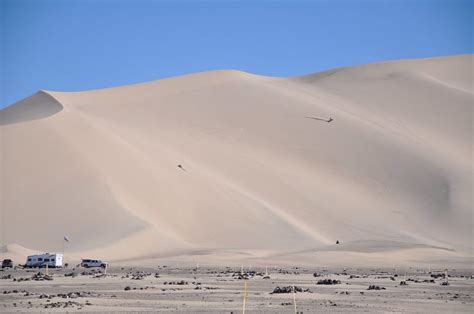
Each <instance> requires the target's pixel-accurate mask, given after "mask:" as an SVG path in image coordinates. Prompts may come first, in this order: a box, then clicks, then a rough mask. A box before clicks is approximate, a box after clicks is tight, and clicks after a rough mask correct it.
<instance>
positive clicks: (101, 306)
mask: <svg viewBox="0 0 474 314" xmlns="http://www.w3.org/2000/svg"><path fill="white" fill-rule="evenodd" d="M241 270H242V269H241V268H240V267H234V268H225V267H206V266H204V267H203V266H199V267H194V268H192V267H191V268H189V267H176V266H172V265H161V266H155V267H150V268H146V267H135V266H123V267H112V268H111V269H108V271H107V276H105V277H104V276H103V271H98V270H96V269H83V268H77V269H75V270H72V269H66V270H65V269H62V270H51V269H50V270H48V273H49V275H50V276H52V278H53V280H51V281H35V280H31V277H32V276H34V274H35V273H36V272H38V270H7V271H0V278H3V277H9V276H10V277H9V278H8V279H0V312H17V311H20V312H38V311H43V312H66V311H68V312H71V311H81V312H101V313H104V312H108V313H109V312H110V313H112V312H135V313H136V312H174V313H242V308H243V299H244V282H245V283H246V285H247V297H246V302H245V303H246V304H245V309H246V313H295V303H296V311H297V312H299V313H321V312H323V313H324V312H327V313H329V312H331V313H333V312H346V313H347V312H350V313H358V312H372V313H382V312H384V313H387V312H395V313H401V312H410V313H471V312H472V308H473V307H474V300H473V296H472V288H473V281H474V279H472V278H473V277H472V272H462V271H453V270H450V271H449V272H448V276H449V277H448V284H449V285H447V286H443V285H442V283H443V282H445V281H446V280H445V279H444V278H443V277H436V276H442V275H443V274H444V271H442V270H434V269H433V270H431V272H428V270H420V269H412V268H411V269H379V268H377V269H357V268H351V269H345V270H344V269H327V268H295V267H291V268H279V267H269V268H267V271H268V276H269V278H268V279H264V278H263V277H264V276H265V268H252V269H250V270H249V268H248V267H244V268H243V272H241ZM41 272H42V273H44V272H45V270H44V269H43V270H42V271H41ZM65 274H69V275H71V274H74V277H72V276H67V277H66V276H65ZM241 274H242V275H241ZM315 274H316V276H317V277H315ZM242 278H246V279H242ZM25 279H30V280H28V281H25ZM329 279H330V280H336V284H333V285H322V284H317V283H318V281H324V280H326V281H327V280H329ZM337 281H340V283H337ZM402 281H405V283H407V285H400V282H402ZM293 286H296V287H297V289H298V290H299V288H301V290H303V291H304V292H297V293H295V294H293V293H279V294H277V293H273V294H272V292H273V291H274V289H275V288H276V287H293ZM370 286H376V287H375V288H376V289H377V288H379V289H380V290H368V289H369V287H370ZM291 289H292V288H290V291H291ZM298 290H297V291H298ZM306 290H308V291H306Z"/></svg>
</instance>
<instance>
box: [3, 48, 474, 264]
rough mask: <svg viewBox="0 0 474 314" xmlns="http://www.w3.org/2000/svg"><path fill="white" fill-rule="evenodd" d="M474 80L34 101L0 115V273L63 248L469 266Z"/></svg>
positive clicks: (147, 86) (398, 79)
mask: <svg viewBox="0 0 474 314" xmlns="http://www.w3.org/2000/svg"><path fill="white" fill-rule="evenodd" d="M472 73H473V55H463V56H454V57H444V58H432V59H419V60H404V61H394V62H386V63H385V62H384V63H376V64H369V65H363V66H357V67H349V68H341V69H336V70H331V71H327V72H322V73H316V74H311V75H305V76H301V77H291V78H273V77H264V76H258V75H254V74H249V73H245V72H240V71H233V70H224V71H211V72H203V73H197V74H191V75H187V76H182V77H176V78H170V79H164V80H159V81H153V82H147V83H142V84H135V85H129V86H123V87H115V88H110V89H101V90H93V91H85V92H71V93H69V92H53V91H41V92H38V93H37V94H35V95H32V96H31V97H29V98H26V99H25V100H23V101H20V102H18V103H16V104H14V105H12V106H10V107H8V108H5V109H3V110H1V111H0V121H1V122H2V123H0V135H1V140H2V142H1V145H0V149H1V154H0V156H1V159H2V168H1V175H0V179H1V181H0V184H1V189H0V190H1V192H2V193H1V199H0V200H1V205H2V229H3V231H2V233H1V237H2V238H1V243H0V244H2V245H9V244H12V243H18V245H14V246H10V247H11V248H12V249H10V251H8V250H7V252H6V253H1V252H0V256H2V255H4V256H6V255H8V254H12V255H15V254H16V255H15V256H20V257H21V256H23V255H24V254H23V253H22V252H25V251H28V250H27V249H23V248H21V249H19V248H18V247H26V248H29V249H32V250H39V251H46V250H50V251H54V250H56V251H58V250H60V249H61V245H62V237H63V235H65V234H67V235H68V236H69V237H70V238H71V241H70V243H68V244H67V252H68V254H69V255H70V257H71V258H80V257H84V256H100V257H102V258H105V259H109V260H112V261H114V260H115V261H120V260H122V261H123V260H127V261H130V260H132V261H133V260H135V261H138V260H144V259H153V258H160V257H161V258H163V257H166V258H173V257H176V258H178V257H179V258H183V259H186V258H188V259H196V255H200V256H201V257H200V258H201V259H207V260H209V261H214V262H216V261H220V260H225V261H226V262H229V261H233V260H235V259H236V258H237V259H252V260H254V261H255V260H264V259H266V258H276V257H277V256H278V258H281V260H282V262H283V261H284V262H288V263H290V262H294V261H295V260H298V261H300V262H301V261H304V262H306V263H316V262H325V263H331V262H333V263H347V262H348V260H349V261H350V260H357V261H358V262H359V263H362V264H364V263H366V262H367V261H368V260H372V261H376V262H377V263H383V262H384V254H385V256H387V255H386V254H388V253H387V252H386V251H390V252H392V253H390V254H391V255H390V256H391V260H390V263H394V262H395V261H397V262H400V263H403V262H410V263H415V262H419V263H422V262H434V261H440V260H442V261H443V263H445V262H446V261H455V262H463V263H467V264H469V263H471V262H472V257H473V235H472V230H473V219H472V210H473V200H472V190H473V179H472V178H473V176H472V174H473V165H472V143H473V138H472V136H473V135H472V134H473V132H472V131H473V130H472V125H473V123H472V122H473V93H474V88H473V80H472ZM308 117H316V118H318V119H321V120H315V119H308ZM329 118H333V119H334V120H333V121H331V122H325V121H323V120H325V119H329ZM179 165H180V167H178V166H179ZM45 229H47V230H45ZM336 240H339V241H341V245H339V246H337V245H335V242H336ZM364 243H365V248H364ZM384 243H385V244H386V245H385V246H384ZM397 243H399V244H397ZM7 248H8V246H7ZM8 252H10V253H8ZM196 252H202V253H201V254H197V253H196ZM344 257H345V258H344Z"/></svg>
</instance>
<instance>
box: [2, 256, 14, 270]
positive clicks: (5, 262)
mask: <svg viewBox="0 0 474 314" xmlns="http://www.w3.org/2000/svg"><path fill="white" fill-rule="evenodd" d="M2 268H13V261H12V260H11V259H8V258H7V259H4V260H3V262H2Z"/></svg>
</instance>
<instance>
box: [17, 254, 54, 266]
mask: <svg viewBox="0 0 474 314" xmlns="http://www.w3.org/2000/svg"><path fill="white" fill-rule="evenodd" d="M46 265H48V267H63V255H62V254H57V253H44V254H37V255H30V256H28V258H27V259H26V264H25V266H26V267H46Z"/></svg>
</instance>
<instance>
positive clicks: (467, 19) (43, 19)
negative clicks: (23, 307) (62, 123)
mask: <svg viewBox="0 0 474 314" xmlns="http://www.w3.org/2000/svg"><path fill="white" fill-rule="evenodd" d="M0 3H1V6H0V23H1V24H0V36H1V41H0V45H1V46H0V48H1V49H0V58H1V59H0V60H1V62H0V75H1V81H0V83H1V85H0V88H1V89H0V97H1V98H0V108H1V107H4V106H6V105H9V104H12V103H13V102H15V101H17V100H19V99H21V98H24V97H26V96H28V95H30V94H32V93H34V92H36V91H37V90H39V89H47V90H60V91H78V90H86V89H94V88H103V87H111V86H117V85H124V84H130V83H136V82H142V81H149V80H156V79H160V78H165V77H170V76H176V75H182V74H186V73H191V72H198V71H207V70H214V69H238V70H242V71H247V72H251V73H257V74H263V75H273V76H294V75H301V74H306V73H311V72H317V71H321V70H326V69H330V68H334V67H340V66H347V65H354V64H363V63H370V62H374V61H382V60H392V59H405V58H421V57H432V56H444V55H454V54H464V53H472V51H473V45H472V35H473V33H472V26H473V25H472V23H473V22H472V18H473V13H472V12H473V1H463V0H423V1H422V0H410V1H384V0H381V1H362V0H360V1H358V0H353V1H350V0H346V1H342V0H341V1H329V0H327V1H298V0H296V1H295V0H293V1H290V0H287V1H225V0H223V1H191V0H189V1H164V0H163V1H159V0H155V1H153V0H147V1H146V0H135V1H132V0H128V1H126V0H122V1H112V0H82V1H76V0H67V1H66V0H0Z"/></svg>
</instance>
